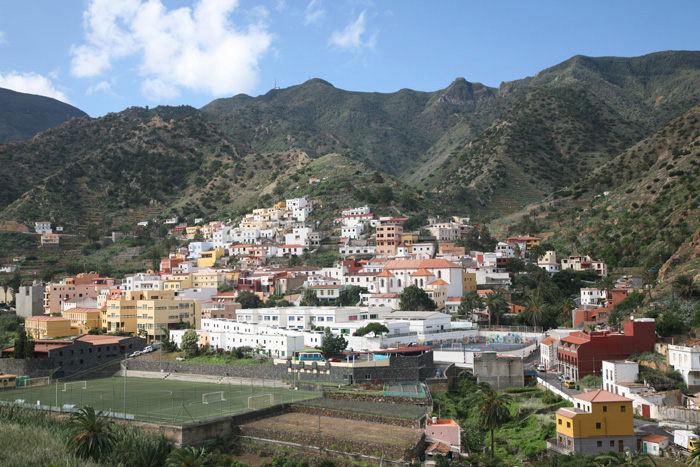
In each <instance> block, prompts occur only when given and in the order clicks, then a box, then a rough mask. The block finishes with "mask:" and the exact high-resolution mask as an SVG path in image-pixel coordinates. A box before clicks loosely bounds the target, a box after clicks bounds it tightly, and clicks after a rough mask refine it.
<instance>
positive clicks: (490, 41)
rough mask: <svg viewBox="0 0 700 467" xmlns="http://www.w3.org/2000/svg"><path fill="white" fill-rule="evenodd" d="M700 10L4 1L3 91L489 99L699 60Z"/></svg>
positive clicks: (189, 99)
mask: <svg viewBox="0 0 700 467" xmlns="http://www.w3.org/2000/svg"><path fill="white" fill-rule="evenodd" d="M698 18H700V2H698V1H696V0H694V1H672V2H665V3H662V2H658V1H645V0H637V1H585V2H583V1H581V2H562V1H561V0H559V1H534V0H533V1H501V2H498V1H469V0H451V1H427V0H422V1H418V0H414V1H409V0H382V1H380V0H375V1H370V0H303V1H293V0H269V1H255V0H200V1H191V0H190V1H188V0H118V1H117V0H82V1H81V0H62V1H46V0H22V1H11V0H4V1H0V87H2V88H9V89H14V90H17V91H21V92H28V93H33V94H41V95H46V96H50V97H54V98H57V99H60V100H62V101H65V102H68V103H70V104H72V105H74V106H76V107H78V108H80V109H82V110H84V111H85V112H87V113H88V114H90V115H91V116H93V117H97V116H101V115H104V114H106V113H107V112H118V111H121V110H123V109H125V108H127V107H131V106H134V105H137V106H146V105H149V106H155V105H159V104H167V105H181V104H187V105H192V106H195V107H201V106H203V105H205V104H207V103H209V102H211V101H212V100H214V99H216V98H219V97H229V96H232V95H235V94H238V93H245V94H249V95H252V96H257V95H260V94H264V93H266V92H267V91H268V90H270V89H271V88H272V87H273V86H274V83H275V80H277V83H278V85H279V86H280V87H288V86H293V85H296V84H300V83H303V82H304V81H306V80H307V79H310V78H322V79H325V80H326V81H329V82H330V83H332V84H333V85H334V86H336V87H338V88H342V89H347V90H352V91H376V92H394V91H397V90H399V89H402V88H410V89H416V90H421V91H434V90H437V89H442V88H445V87H447V86H448V85H449V84H450V82H452V80H454V79H455V78H457V77H460V76H462V77H464V78H466V79H467V80H469V81H472V82H481V83H484V84H486V85H489V86H498V85H499V84H500V83H501V82H502V81H512V80H515V79H520V78H524V77H526V76H531V75H533V74H535V73H537V72H538V71H540V70H542V69H544V68H547V67H550V66H553V65H555V64H557V63H560V62H562V61H564V60H566V59H568V58H570V57H572V56H574V55H577V54H583V55H589V56H624V57H629V56H638V55H644V54H647V53H651V52H658V51H663V50H699V49H700V28H699V27H698V25H697V20H698Z"/></svg>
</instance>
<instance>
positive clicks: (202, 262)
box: [197, 248, 226, 268]
mask: <svg viewBox="0 0 700 467" xmlns="http://www.w3.org/2000/svg"><path fill="white" fill-rule="evenodd" d="M225 254H226V249H225V248H214V249H213V250H209V251H203V252H202V256H201V257H200V258H198V259H197V267H200V268H211V267H214V265H215V264H216V260H217V259H219V258H221V257H223V256H224V255H225Z"/></svg>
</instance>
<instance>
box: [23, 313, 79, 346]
mask: <svg viewBox="0 0 700 467" xmlns="http://www.w3.org/2000/svg"><path fill="white" fill-rule="evenodd" d="M24 329H25V330H26V331H27V336H28V337H31V338H32V339H37V340H38V339H46V338H51V339H53V338H56V337H67V336H72V335H74V334H78V330H77V329H75V328H72V327H71V321H70V320H69V319H68V318H62V317H60V316H46V315H40V316H31V317H29V318H27V319H25V320H24Z"/></svg>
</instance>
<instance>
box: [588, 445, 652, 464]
mask: <svg viewBox="0 0 700 467" xmlns="http://www.w3.org/2000/svg"><path fill="white" fill-rule="evenodd" d="M595 461H596V465H601V466H610V467H613V466H615V467H617V466H620V467H643V466H645V465H652V466H656V461H655V460H654V458H653V457H651V456H650V455H649V454H647V453H645V452H642V451H637V452H636V453H634V454H632V453H631V452H630V449H629V448H625V454H624V455H621V456H618V455H616V454H613V453H609V454H601V455H600V456H596V458H595Z"/></svg>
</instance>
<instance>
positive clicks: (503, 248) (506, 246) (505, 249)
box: [496, 242, 515, 258]
mask: <svg viewBox="0 0 700 467" xmlns="http://www.w3.org/2000/svg"><path fill="white" fill-rule="evenodd" d="M496 253H500V254H501V255H502V256H503V257H505V258H515V249H514V248H513V244H512V243H506V242H498V244H497V245H496Z"/></svg>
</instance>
